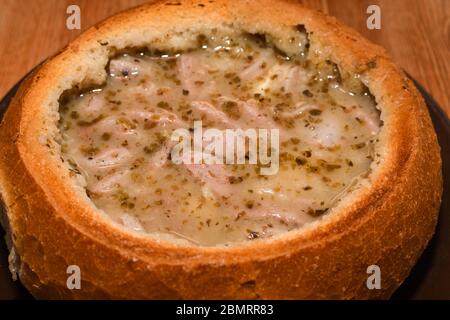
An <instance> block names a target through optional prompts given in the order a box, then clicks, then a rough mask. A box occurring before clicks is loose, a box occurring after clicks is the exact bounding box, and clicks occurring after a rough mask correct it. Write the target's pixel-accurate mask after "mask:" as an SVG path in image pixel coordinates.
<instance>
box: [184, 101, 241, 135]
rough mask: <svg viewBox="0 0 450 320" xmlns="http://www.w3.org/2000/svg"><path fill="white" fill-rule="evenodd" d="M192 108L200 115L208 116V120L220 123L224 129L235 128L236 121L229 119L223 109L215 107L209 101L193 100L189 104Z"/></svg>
mask: <svg viewBox="0 0 450 320" xmlns="http://www.w3.org/2000/svg"><path fill="white" fill-rule="evenodd" d="M190 106H191V108H192V110H193V111H194V112H196V113H198V114H199V115H200V116H204V117H207V118H209V119H210V120H213V121H215V122H216V123H217V122H218V123H220V124H221V125H223V126H224V127H225V128H226V129H235V128H237V123H236V122H235V121H233V120H232V119H230V118H229V117H228V116H227V115H226V114H225V113H224V112H223V111H221V110H219V109H217V108H216V107H215V106H213V105H212V104H211V103H209V102H206V101H193V102H191V104H190Z"/></svg>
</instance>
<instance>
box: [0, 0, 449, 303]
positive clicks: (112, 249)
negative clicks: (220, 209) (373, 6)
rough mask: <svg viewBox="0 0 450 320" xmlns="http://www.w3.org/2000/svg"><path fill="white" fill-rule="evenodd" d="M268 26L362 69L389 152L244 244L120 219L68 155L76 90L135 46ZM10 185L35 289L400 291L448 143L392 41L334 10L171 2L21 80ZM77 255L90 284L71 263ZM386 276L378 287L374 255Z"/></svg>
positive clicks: (287, 49) (136, 293) (18, 241)
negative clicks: (69, 111) (319, 210)
mask: <svg viewBox="0 0 450 320" xmlns="http://www.w3.org/2000/svg"><path fill="white" fill-rule="evenodd" d="M211 30H215V31H217V30H218V31H219V32H224V33H226V32H231V31H233V32H245V33H247V34H254V35H264V36H265V37H266V38H267V39H271V41H272V42H273V43H274V44H276V46H277V49H278V50H280V51H283V52H284V53H285V54H287V55H295V54H296V53H297V52H296V50H299V49H298V48H297V47H295V46H292V45H290V42H289V38H290V37H291V36H292V35H293V34H295V33H296V32H303V33H304V34H306V35H307V40H308V46H307V49H308V50H307V53H306V54H307V59H308V60H310V61H312V62H314V63H319V62H320V61H331V62H332V63H333V64H335V65H336V66H337V67H338V68H339V72H340V75H341V76H342V77H343V78H344V79H351V78H358V79H361V81H362V82H363V83H364V85H365V86H367V88H368V89H369V90H370V94H371V95H372V96H373V97H374V99H375V101H376V103H377V108H378V109H379V110H380V119H381V121H382V126H381V129H380V132H379V134H378V136H377V141H376V143H375V152H376V153H377V155H378V157H377V159H376V160H374V161H373V162H372V163H371V165H370V171H369V173H368V174H367V175H366V176H365V177H364V178H361V179H360V181H359V183H358V185H357V187H356V188H354V190H353V191H352V192H349V193H348V194H347V195H346V196H345V197H343V198H342V199H341V201H340V202H339V203H337V204H336V205H335V206H334V207H332V208H330V209H329V210H328V212H327V214H326V215H324V216H323V217H321V218H320V219H319V220H317V221H315V222H312V223H310V224H307V225H305V226H303V227H301V228H298V229H295V230H292V231H289V232H286V233H283V234H281V235H277V236H275V237H270V238H267V239H258V240H256V241H249V242H245V243H237V244H235V245H232V246H228V247H227V246H201V245H200V246H199V245H189V244H178V243H172V242H171V241H167V240H164V239H158V238H155V237H152V236H151V235H148V234H146V233H137V232H133V231H131V230H129V229H128V228H126V227H124V226H121V225H119V224H117V223H114V222H113V221H112V220H111V219H110V218H109V216H108V215H107V214H106V213H105V212H103V211H102V210H100V209H99V208H97V206H96V205H95V204H94V203H93V201H92V200H91V198H90V197H89V195H88V193H87V192H86V188H85V187H84V184H83V176H82V174H81V173H77V172H75V173H74V170H73V168H71V167H70V165H69V164H68V163H67V162H64V161H63V160H64V159H63V157H62V155H61V145H60V130H59V126H58V121H59V120H60V114H59V108H60V105H61V103H62V102H61V101H62V97H64V95H65V94H67V92H74V91H82V90H84V89H87V88H89V87H93V86H99V85H102V84H103V83H104V82H105V81H106V78H107V71H106V68H107V65H108V62H109V61H110V59H111V58H112V57H114V56H116V55H117V54H118V53H120V52H124V51H127V50H129V49H132V48H147V49H148V50H160V51H165V50H180V51H182V50H190V49H191V48H192V46H194V45H196V44H197V43H198V35H199V34H205V33H206V34H207V33H208V32H209V31H211ZM0 146H1V150H2V152H1V153H0V191H1V195H2V200H3V202H4V206H5V208H6V210H5V211H6V214H5V219H4V225H5V228H6V229H7V234H8V237H9V240H10V241H9V244H10V250H11V254H10V263H11V266H10V268H11V271H12V272H13V274H14V275H15V276H16V275H18V277H19V278H20V281H21V282H22V283H23V284H24V285H25V286H26V288H27V289H28V290H29V291H30V292H31V293H32V294H33V295H34V296H35V297H37V298H64V299H67V298H69V299H72V298H73V299H101V298H115V299H367V298H388V297H390V295H391V294H392V293H393V292H394V291H395V290H396V289H397V288H398V287H399V286H400V284H401V283H402V282H403V281H404V280H405V278H406V277H407V276H408V274H409V272H410V270H411V268H412V266H413V265H414V263H415V262H416V261H417V259H418V257H419V256H420V254H421V253H422V251H423V250H424V248H425V246H426V245H427V243H428V241H429V240H430V238H431V237H432V235H433V232H434V229H435V226H436V221H437V213H438V209H439V205H440V199H441V194H442V174H441V159H440V149H439V146H438V143H437V139H436V135H435V132H434V130H433V126H432V123H431V120H430V117H429V115H428V112H427V108H426V105H425V103H424V101H423V99H422V97H421V96H420V94H419V93H418V91H417V90H416V88H415V87H414V85H413V84H412V82H411V81H410V80H409V79H408V78H407V77H406V76H405V74H404V73H403V72H402V71H401V70H400V68H399V67H398V66H396V65H395V64H394V63H393V62H391V60H390V58H389V57H388V56H387V54H386V52H385V51H384V50H383V49H382V48H380V47H378V46H376V45H374V44H372V43H370V42H368V41H367V40H365V39H364V38H362V37H361V36H360V35H359V34H358V33H356V32H355V31H353V30H351V29H349V28H348V27H346V26H344V25H342V24H341V23H339V22H338V21H336V19H334V18H332V17H328V16H326V15H324V14H322V13H319V12H315V11H312V10H309V9H306V8H304V7H302V6H300V5H298V4H295V3H292V2H289V1H275V0H263V1H247V0H245V1H244V0H236V1H230V0H211V1H206V0H205V1H168V2H158V3H156V4H149V5H144V6H141V7H137V8H134V9H131V10H129V11H126V12H123V13H120V14H118V15H116V16H113V17H111V18H109V19H107V20H106V21H104V22H102V23H100V24H99V25H97V26H95V27H92V28H90V29H89V30H87V31H86V32H84V33H83V34H82V35H81V36H80V37H78V38H77V39H76V40H75V41H73V42H72V43H70V44H69V45H68V46H67V47H66V48H65V49H63V51H61V52H60V53H59V54H57V55H56V56H55V57H53V58H51V59H49V60H48V61H47V62H45V63H44V64H43V65H42V66H41V67H39V69H38V70H36V71H34V72H33V73H32V74H31V75H30V76H29V77H28V78H27V79H26V80H25V81H24V82H23V84H22V85H21V87H20V90H19V92H18V93H17V95H16V97H15V98H14V100H13V102H12V103H11V105H10V106H9V109H8V111H7V113H6V114H5V117H4V119H3V121H2V124H1V127H0ZM71 265H76V266H79V268H80V271H81V288H80V289H72V290H71V289H69V288H68V287H67V280H68V277H69V276H70V274H68V273H67V270H68V267H69V266H71ZM372 265H377V266H379V268H380V271H381V288H380V289H372V290H370V289H369V288H368V286H367V279H368V277H369V276H370V274H368V273H367V272H368V267H369V266H372Z"/></svg>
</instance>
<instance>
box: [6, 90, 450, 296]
mask: <svg viewBox="0 0 450 320" xmlns="http://www.w3.org/2000/svg"><path fill="white" fill-rule="evenodd" d="M20 82H21V81H20ZM20 82H19V83H18V84H17V85H15V86H14V87H13V88H12V89H11V90H10V91H9V92H8V94H7V95H6V96H5V97H4V98H3V100H2V101H1V102H0V119H1V118H2V117H3V114H4V113H5V111H6V109H7V107H8V105H9V102H10V100H11V99H12V97H13V96H14V95H15V93H16V91H17V89H18V87H19V84H20ZM416 85H417V87H418V88H419V90H420V91H421V93H422V95H423V96H424V98H425V100H426V103H427V105H428V109H429V110H430V115H431V118H432V120H433V124H434V127H435V129H436V132H437V135H438V138H439V143H440V145H441V148H442V162H443V174H444V190H445V191H444V197H443V199H442V206H441V210H440V213H439V223H438V226H437V229H436V234H435V235H434V237H433V239H432V240H431V242H430V243H429V245H428V247H427V248H426V250H425V251H424V253H423V254H422V256H421V258H420V259H419V261H418V262H417V264H416V266H415V267H414V268H413V270H412V271H411V274H410V275H409V277H408V278H407V279H406V280H405V282H404V283H403V285H402V286H401V287H400V288H399V289H398V290H397V291H396V292H395V294H394V295H393V297H392V298H393V299H450V276H448V272H450V232H448V231H447V232H446V230H450V192H449V190H450V185H449V183H450V121H449V119H448V118H447V116H446V114H445V113H444V111H443V110H442V109H441V108H440V107H439V106H438V104H437V103H436V102H435V101H434V99H433V98H432V97H431V96H430V95H429V94H428V93H427V92H426V91H425V90H424V89H423V88H422V87H421V86H420V85H419V84H417V83H416ZM0 152H1V151H0ZM424 192H426V190H424ZM0 233H1V234H2V235H4V232H3V229H1V228H0ZM0 299H32V297H31V295H30V294H29V293H28V292H27V290H26V289H25V288H24V287H23V286H22V285H21V284H20V282H19V281H12V279H11V274H10V273H9V270H8V250H7V249H6V244H5V241H3V240H1V241H0Z"/></svg>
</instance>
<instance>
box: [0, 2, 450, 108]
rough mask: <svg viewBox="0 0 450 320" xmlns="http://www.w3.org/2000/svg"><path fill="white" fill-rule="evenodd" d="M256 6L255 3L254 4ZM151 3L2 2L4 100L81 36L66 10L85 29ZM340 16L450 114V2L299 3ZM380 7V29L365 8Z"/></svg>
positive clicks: (0, 43)
mask: <svg viewBox="0 0 450 320" xmlns="http://www.w3.org/2000/svg"><path fill="white" fill-rule="evenodd" d="M255 1H256V0H255ZM144 2H147V0H0V61H1V69H0V70H1V71H0V96H4V95H5V94H6V92H7V91H8V90H9V89H10V88H11V87H12V86H13V85H14V84H15V83H16V82H17V81H18V80H19V79H21V78H22V76H23V75H25V74H26V73H27V72H28V71H29V70H31V69H32V68H33V67H34V66H35V65H36V64H38V63H39V62H41V61H42V60H44V59H45V58H47V57H49V56H51V55H53V54H54V53H56V52H57V51H58V50H59V49H61V48H62V47H64V46H65V45H66V44H67V43H68V42H69V41H70V40H72V39H73V38H75V37H76V36H77V35H78V34H79V33H80V32H81V31H79V30H68V29H67V28H66V18H67V14H66V8H67V6H68V5H70V4H77V5H79V6H80V8H81V23H82V26H81V27H82V29H86V28H88V27H89V26H91V25H93V24H95V23H97V22H98V21H100V20H102V19H104V18H106V17H108V16H110V15H112V14H114V13H116V12H118V11H121V10H124V9H126V8H129V7H132V6H136V5H138V4H140V3H144ZM300 2H301V3H303V4H304V5H306V6H308V7H311V8H315V9H320V10H322V11H324V12H326V13H329V14H331V15H334V16H336V17H337V18H338V19H340V20H341V21H343V22H344V23H346V24H348V25H350V26H351V27H353V28H354V29H356V30H358V31H359V32H361V33H362V34H363V35H364V36H365V37H367V38H368V39H370V40H372V41H373V42H375V43H378V44H380V45H382V46H383V47H385V48H386V49H387V50H388V51H389V52H390V54H391V55H392V57H393V59H394V60H395V61H396V62H397V63H399V64H400V66H402V67H403V68H404V69H405V70H406V71H407V72H408V73H410V74H411V75H412V76H413V77H414V78H415V79H416V80H418V81H419V82H420V83H421V84H422V85H423V86H424V87H425V88H426V89H427V90H428V91H429V92H430V93H431V95H432V96H433V97H434V98H435V99H436V100H437V101H438V103H439V104H440V105H441V107H442V108H443V109H444V110H445V111H446V112H447V114H448V115H450V90H447V83H449V82H450V0H345V1H344V0H302V1H301V0H300ZM370 4H377V5H379V6H380V8H381V20H382V22H381V30H368V29H367V27H366V19H367V17H368V15H367V14H366V9H367V7H368V6H369V5H370Z"/></svg>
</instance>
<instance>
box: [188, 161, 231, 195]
mask: <svg viewBox="0 0 450 320" xmlns="http://www.w3.org/2000/svg"><path fill="white" fill-rule="evenodd" d="M183 167H184V168H185V169H186V170H187V171H188V172H189V173H190V174H191V175H192V176H193V177H194V178H195V179H197V180H198V181H200V182H201V183H202V184H203V185H204V187H206V188H207V189H208V190H209V191H211V192H212V193H213V195H214V196H216V197H217V198H220V197H226V198H228V197H230V196H231V194H232V189H231V187H230V181H229V177H230V175H229V174H228V173H227V171H226V169H225V166H224V165H222V164H210V165H208V164H184V165H183Z"/></svg>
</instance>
